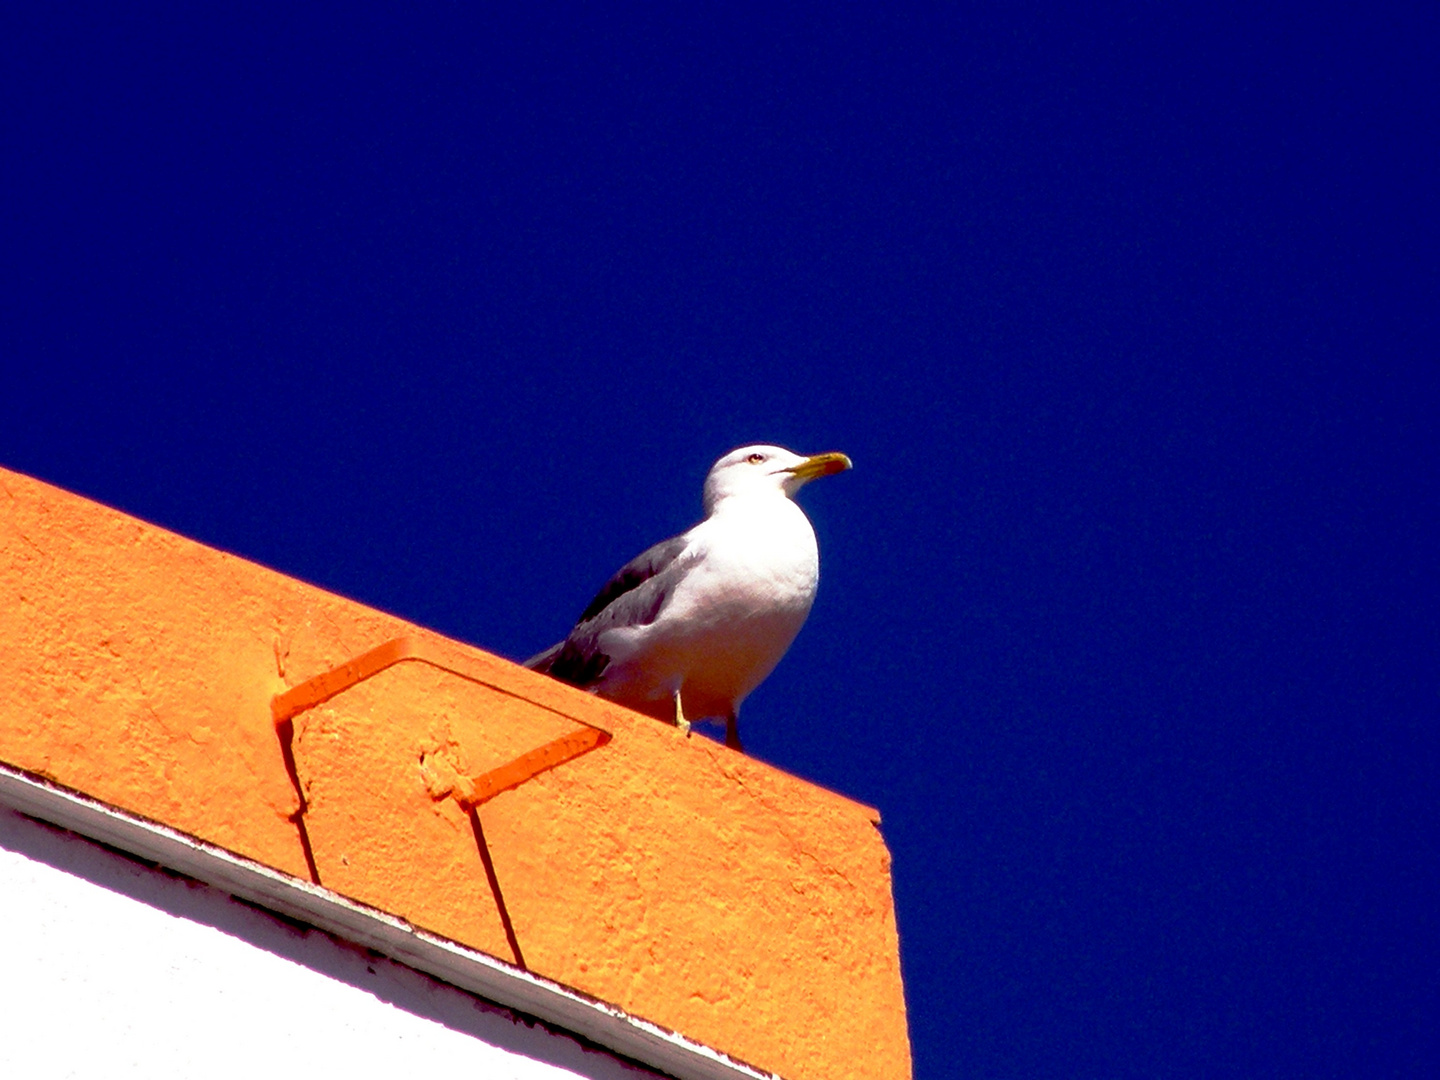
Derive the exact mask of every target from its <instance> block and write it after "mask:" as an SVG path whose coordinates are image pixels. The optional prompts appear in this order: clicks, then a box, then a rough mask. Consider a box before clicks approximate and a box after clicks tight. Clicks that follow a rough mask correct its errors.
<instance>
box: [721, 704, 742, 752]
mask: <svg viewBox="0 0 1440 1080" xmlns="http://www.w3.org/2000/svg"><path fill="white" fill-rule="evenodd" d="M725 745H726V746H728V747H730V749H731V750H739V751H740V752H741V753H742V754H743V753H744V752H745V748H744V747H743V746H741V745H740V718H739V717H738V716H736V715H735V714H734V713H731V714H730V715H729V716H727V717H725Z"/></svg>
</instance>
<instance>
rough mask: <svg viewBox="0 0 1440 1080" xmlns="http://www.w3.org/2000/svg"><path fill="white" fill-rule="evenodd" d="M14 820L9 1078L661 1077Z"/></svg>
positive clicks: (2, 902)
mask: <svg viewBox="0 0 1440 1080" xmlns="http://www.w3.org/2000/svg"><path fill="white" fill-rule="evenodd" d="M658 1075H659V1074H658V1073H653V1072H651V1071H649V1070H647V1069H641V1068H638V1067H635V1066H632V1065H630V1064H628V1063H625V1062H623V1061H621V1060H619V1059H617V1058H615V1057H613V1056H611V1055H609V1054H608V1053H605V1052H603V1051H599V1050H597V1049H594V1048H591V1047H586V1046H583V1045H582V1044H580V1043H579V1042H577V1041H576V1040H574V1039H572V1038H571V1037H569V1036H567V1035H565V1034H563V1033H559V1032H555V1031H553V1030H549V1029H546V1028H543V1027H540V1026H538V1025H536V1026H532V1025H529V1024H526V1023H525V1022H523V1021H519V1020H517V1019H516V1018H515V1017H513V1016H512V1015H511V1014H509V1013H508V1012H506V1011H504V1010H502V1009H498V1008H496V1007H494V1006H492V1005H489V1004H488V1003H485V1002H482V1001H480V1000H479V999H476V998H474V997H473V996H471V995H469V994H466V993H464V992H462V991H459V990H456V989H455V988H453V987H450V986H447V985H445V984H444V983H440V982H438V981H436V980H434V979H431V978H429V977H428V976H424V975H421V974H419V973H418V972H415V971H413V970H411V969H409V968H406V967H404V966H402V965H399V964H395V963H393V962H390V961H387V960H383V959H380V958H378V957H374V956H371V955H369V954H368V953H366V952H365V951H364V950H361V949H359V948H357V947H354V946H351V945H348V944H346V943H342V942H339V941H336V940H335V939H334V938H331V937H329V936H328V935H326V934H323V933H321V932H319V931H316V930H309V929H304V928H299V927H295V926H293V925H291V924H289V923H287V922H286V921H284V920H282V919H279V918H276V917H274V916H272V915H270V914H269V913H266V912H262V911H259V910H256V909H255V908H252V907H249V906H247V905H244V904H242V903H240V902H238V901H236V900H234V899H232V898H230V897H229V896H227V895H225V894H224V893H222V892H220V891H218V890H216V889H212V888H210V887H209V886H205V885H199V884H196V883H194V882H191V881H189V880H188V879H183V878H179V877H175V876H172V875H170V874H167V873H165V872H162V871H159V870H156V869H154V868H151V867H148V866H144V865H141V864H138V863H136V862H133V861H131V860H130V859H128V858H125V857H123V856H121V855H117V854H115V853H113V852H110V851H108V850H106V849H104V848H101V847H99V846H98V845H95V844H92V843H90V842H88V841H85V840H82V839H80V838H78V837H76V836H74V835H73V834H69V833H63V832H60V831H58V830H55V829H52V828H50V827H48V826H45V825H42V824H40V823H38V822H35V821H32V820H30V819H28V818H25V817H22V816H21V815H19V814H16V813H13V812H12V811H9V810H6V809H3V808H0V1077H3V1078H7V1080H8V1078H12V1077H13V1078H20V1077H25V1078H31V1077H37V1078H47V1080H48V1078H50V1077H69V1076H75V1077H106V1078H107V1080H109V1078H113V1077H165V1078H170V1077H192V1076H193V1077H202V1076H203V1077H229V1076H237V1077H238V1076H247V1077H262V1078H268V1077H271V1076H308V1077H329V1076H343V1077H348V1078H363V1077H394V1078H396V1080H400V1078H405V1080H409V1078H411V1077H433V1076H443V1077H462V1076H463V1077H466V1078H474V1080H569V1078H573V1077H585V1078H587V1080H637V1078H642V1077H653V1076H658Z"/></svg>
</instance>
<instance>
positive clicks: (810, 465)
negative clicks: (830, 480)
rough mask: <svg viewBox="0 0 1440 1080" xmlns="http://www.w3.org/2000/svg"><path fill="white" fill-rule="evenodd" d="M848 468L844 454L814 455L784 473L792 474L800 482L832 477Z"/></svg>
mask: <svg viewBox="0 0 1440 1080" xmlns="http://www.w3.org/2000/svg"><path fill="white" fill-rule="evenodd" d="M848 468H850V459H849V458H848V457H846V456H845V455H844V454H835V453H830V454H815V455H814V456H812V457H808V458H806V459H805V460H804V461H802V462H801V463H800V464H799V465H795V466H792V467H791V468H789V469H786V470H785V471H786V472H790V473H794V474H795V475H796V476H798V477H800V479H801V480H814V479H815V478H816V477H817V476H834V475H835V474H836V473H837V472H844V471H845V470H846V469H848Z"/></svg>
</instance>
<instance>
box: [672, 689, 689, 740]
mask: <svg viewBox="0 0 1440 1080" xmlns="http://www.w3.org/2000/svg"><path fill="white" fill-rule="evenodd" d="M675 726H676V727H678V728H679V729H680V730H681V731H683V732H684V733H685V735H686V737H687V738H688V737H689V735H690V721H689V720H686V719H685V708H684V706H683V705H681V704H680V691H679V690H676V691H675Z"/></svg>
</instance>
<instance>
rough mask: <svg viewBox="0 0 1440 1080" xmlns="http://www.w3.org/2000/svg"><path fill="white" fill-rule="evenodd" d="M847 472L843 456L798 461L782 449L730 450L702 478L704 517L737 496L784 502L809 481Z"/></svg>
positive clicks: (795, 455)
mask: <svg viewBox="0 0 1440 1080" xmlns="http://www.w3.org/2000/svg"><path fill="white" fill-rule="evenodd" d="M848 468H850V459H849V458H848V457H846V456H845V455H844V454H836V453H830V454H812V455H811V456H810V457H802V456H801V455H799V454H796V453H792V452H791V451H789V450H786V449H785V448H784V447H783V446H764V445H758V446H742V447H740V448H739V449H738V450H731V451H730V453H728V454H726V455H725V456H724V457H722V458H721V459H720V460H719V461H717V462H716V463H715V464H714V465H713V466H712V467H711V469H710V475H708V476H707V477H705V513H706V514H707V515H708V514H709V513H710V512H711V511H712V510H714V509H715V507H716V506H718V505H719V504H720V503H721V502H723V501H724V500H726V499H731V498H734V497H735V496H737V495H758V494H770V495H778V496H782V497H785V498H790V497H793V496H794V494H795V493H796V492H797V491H799V490H800V489H801V488H802V487H804V486H805V485H806V484H807V483H809V482H810V481H811V480H814V479H815V478H816V477H820V476H832V475H834V474H835V473H838V472H844V471H845V470H846V469H848Z"/></svg>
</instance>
